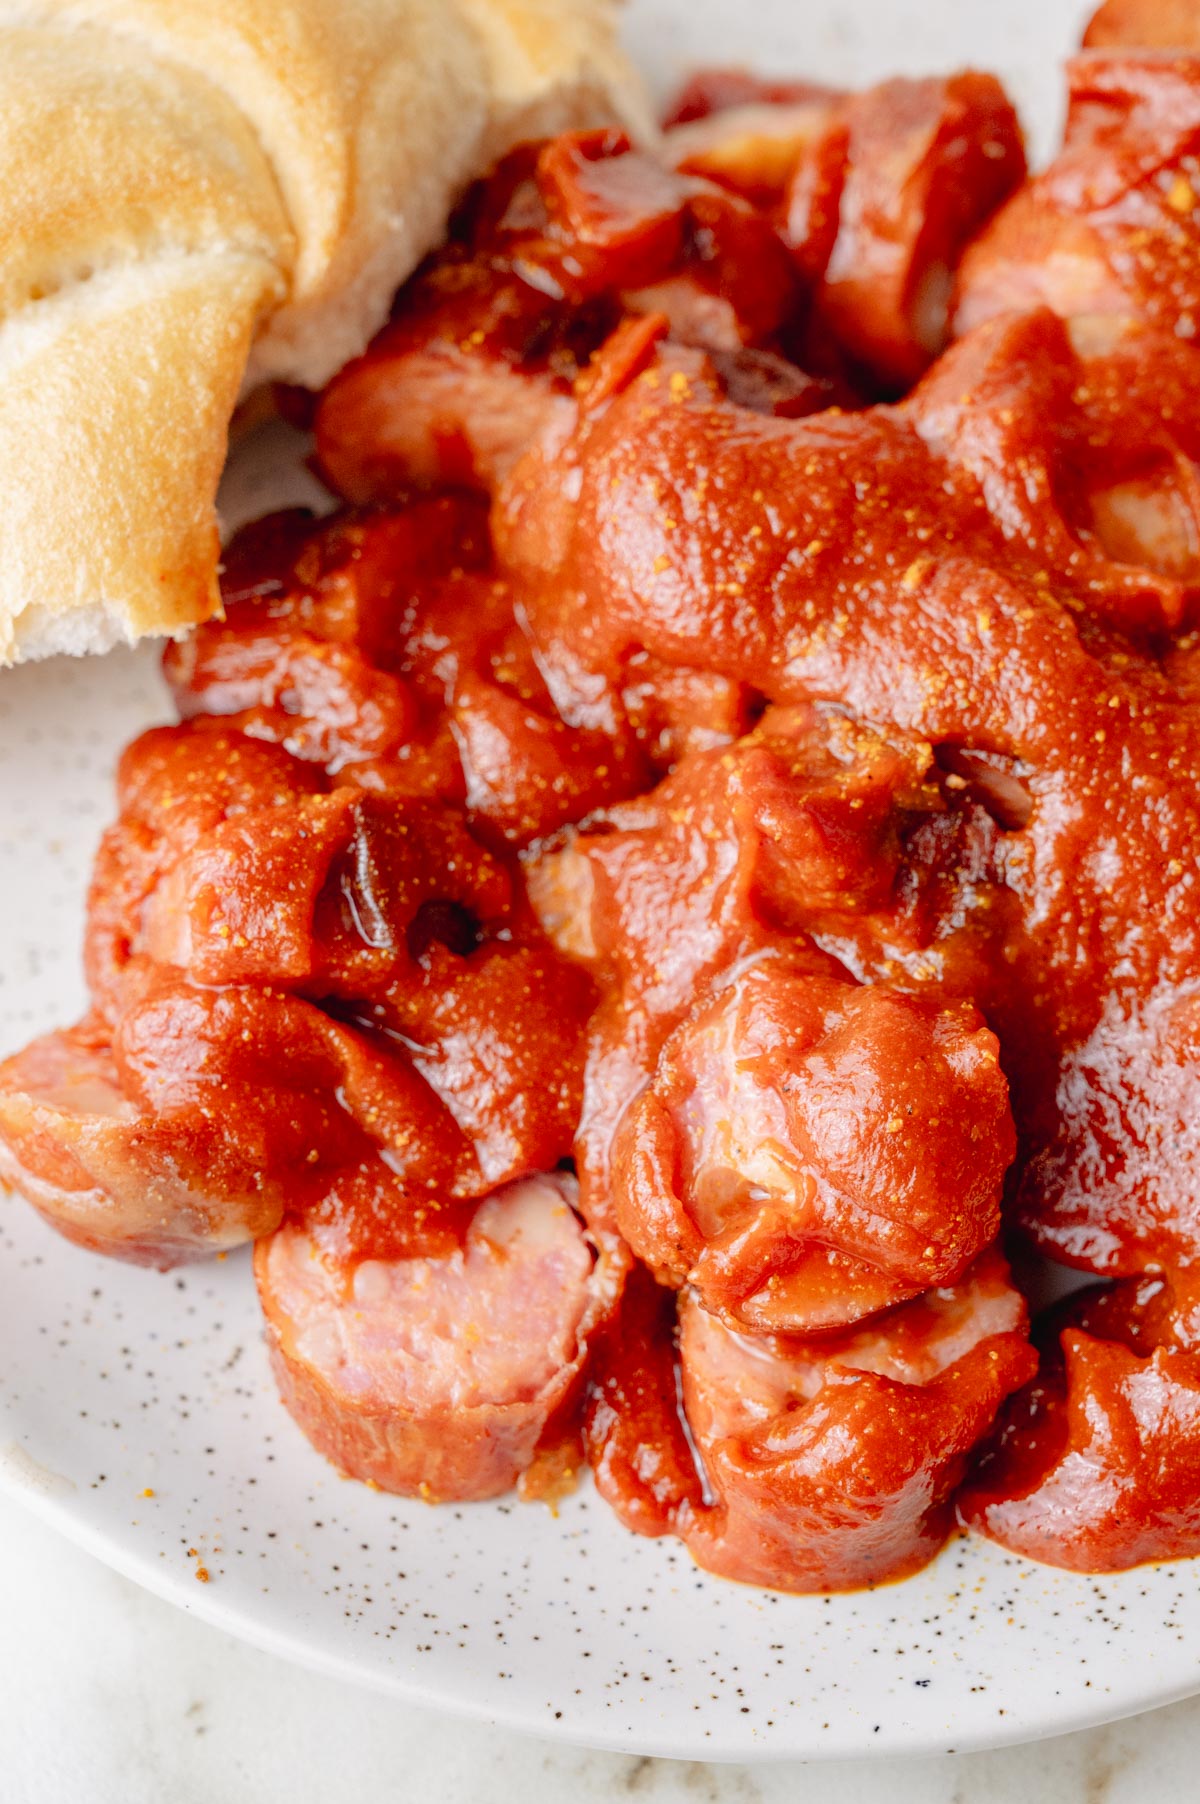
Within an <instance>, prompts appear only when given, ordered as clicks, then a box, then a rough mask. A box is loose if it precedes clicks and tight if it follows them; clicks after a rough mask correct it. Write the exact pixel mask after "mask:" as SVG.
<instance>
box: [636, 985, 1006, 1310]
mask: <svg viewBox="0 0 1200 1804" xmlns="http://www.w3.org/2000/svg"><path fill="white" fill-rule="evenodd" d="M998 1052H999V1048H998V1046H997V1044H996V1041H995V1039H994V1037H993V1036H992V1035H991V1034H990V1033H989V1032H988V1031H987V1029H986V1028H985V1027H984V1026H983V1023H982V1020H981V1019H980V1017H979V1016H978V1014H977V1013H976V1012H975V1010H974V1009H973V1008H971V1007H970V1006H969V1005H967V1004H959V1005H956V1006H954V1007H950V1008H940V1007H939V1006H938V1005H937V1004H936V1003H935V1002H931V1001H926V1000H924V999H919V998H915V997H911V996H903V995H900V994H898V993H896V992H895V991H893V990H889V989H888V988H886V987H885V986H879V987H871V988H860V987H856V986H855V985H853V984H849V983H846V982H843V981H839V980H838V979H836V978H831V977H829V976H826V975H824V974H823V973H821V972H819V971H811V970H805V969H802V968H795V967H789V965H788V963H787V962H786V961H781V960H779V959H766V960H760V961H759V962H757V963H753V964H750V965H749V968H747V969H743V970H742V971H741V972H736V971H735V973H734V974H733V975H732V977H731V979H730V980H729V981H727V982H726V983H725V984H724V985H722V986H720V987H718V988H717V989H716V991H715V993H714V995H713V998H712V1000H711V1001H710V1002H709V1003H707V1004H705V1005H704V1006H702V1007H701V1008H700V1009H698V1010H697V1011H696V1012H695V1013H694V1014H693V1015H692V1017H691V1018H690V1020H688V1021H687V1022H685V1023H684V1024H683V1026H681V1027H680V1028H679V1029H677V1030H676V1032H675V1033H674V1034H673V1035H672V1037H671V1038H670V1039H669V1040H668V1041H667V1044H666V1046H665V1047H664V1049H663V1053H662V1055H661V1057H660V1060H659V1064H658V1070H657V1072H656V1074H655V1077H654V1079H653V1081H652V1082H651V1083H650V1085H648V1087H647V1088H646V1089H645V1090H644V1091H643V1092H642V1094H641V1096H640V1097H639V1098H638V1099H637V1101H636V1102H635V1103H634V1104H633V1105H632V1107H631V1108H630V1110H629V1112H628V1114H627V1115H626V1117H625V1121H624V1123H623V1125H622V1128H621V1130H620V1132H619V1134H618V1138H617V1142H616V1146H615V1149H614V1192H615V1197H616V1215H617V1223H618V1225H619V1227H620V1229H621V1232H622V1233H623V1234H624V1236H625V1238H626V1239H627V1240H628V1242H629V1244H630V1246H631V1247H632V1248H633V1250H634V1252H635V1253H637V1254H638V1256H639V1257H640V1258H642V1259H645V1260H646V1261H647V1262H648V1263H649V1264H650V1265H651V1266H652V1267H653V1268H654V1269H655V1270H656V1271H658V1272H659V1274H660V1275H661V1276H663V1277H664V1279H665V1280H666V1281H667V1282H670V1283H674V1284H681V1283H684V1282H687V1283H690V1284H692V1285H694V1286H695V1288H696V1290H697V1291H698V1293H699V1295H700V1298H701V1300H702V1302H703V1303H704V1304H705V1305H706V1307H708V1308H709V1309H712V1310H714V1311H715V1312H716V1313H717V1314H719V1315H721V1316H723V1317H725V1318H726V1319H727V1320H729V1321H731V1322H735V1323H741V1324H743V1325H745V1326H747V1327H750V1328H754V1329H757V1330H760V1331H763V1330H781V1331H784V1332H813V1331H820V1330H822V1329H827V1328H835V1327H841V1326H844V1325H845V1324H847V1323H850V1322H853V1321H856V1320H858V1319H859V1318H861V1317H863V1316H866V1315H870V1314H872V1313H873V1312H875V1311H876V1310H879V1309H883V1308H887V1307H889V1306H891V1305H893V1304H895V1303H898V1302H902V1301H904V1300H905V1299H906V1298H908V1297H913V1296H916V1295H917V1294H918V1293H919V1292H921V1291H923V1290H926V1289H928V1288H929V1287H930V1286H931V1285H935V1284H948V1283H953V1282H955V1281H956V1280H957V1279H958V1278H959V1277H960V1276H961V1275H962V1273H963V1271H964V1270H965V1269H966V1267H967V1266H968V1264H969V1263H970V1261H971V1260H972V1259H973V1258H974V1257H975V1256H976V1255H977V1254H978V1253H980V1252H981V1251H982V1250H983V1248H984V1247H985V1246H987V1244H988V1243H989V1241H991V1240H992V1239H993V1238H994V1237H995V1234H996V1231H997V1229H998V1228H999V1225H1000V1191H1001V1186H1002V1184H1003V1181H1004V1173H1005V1170H1006V1168H1007V1166H1008V1164H1009V1163H1010V1161H1011V1159H1012V1157H1013V1153H1014V1151H1015V1145H1016V1143H1015V1136H1014V1132H1013V1127H1012V1121H1011V1117H1010V1115H1009V1108H1008V1089H1007V1085H1006V1084H1005V1081H1004V1076H1003V1073H1002V1072H1001V1070H1000V1065H999V1059H998Z"/></svg>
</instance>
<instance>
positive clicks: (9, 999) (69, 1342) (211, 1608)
mask: <svg viewBox="0 0 1200 1804" xmlns="http://www.w3.org/2000/svg"><path fill="white" fill-rule="evenodd" d="M1079 11H1080V8H1079V7H1078V6H1077V5H1074V4H1071V5H1066V4H1057V5H1052V4H1049V3H1048V0H1036V3H1034V0H1021V4H1019V5H1018V4H1016V0H1005V4H1004V5H1003V6H1002V7H1001V6H996V5H995V4H994V0H979V3H978V4H970V5H968V4H964V3H963V0H944V3H943V4H940V5H933V4H931V0H922V3H921V4H920V5H919V6H913V7H911V8H910V7H908V6H900V5H893V4H890V0H879V4H878V5H876V6H870V5H867V4H865V3H864V0H859V3H858V4H855V5H850V4H848V3H847V0H826V3H825V4H823V5H818V4H816V0H806V3H804V4H802V3H801V0H781V3H780V4H779V5H778V6H768V5H767V4H765V0H753V4H751V5H746V4H740V5H739V4H735V0H724V3H716V0H708V3H707V4H700V3H699V0H682V3H674V4H669V5H668V4H666V3H665V0H657V3H655V0H644V3H643V4H642V5H641V6H640V7H637V6H635V10H634V16H633V21H632V36H633V38H634V40H635V41H636V42H637V43H638V44H639V45H640V46H641V47H642V49H643V51H644V53H645V55H646V58H647V61H648V62H652V63H653V65H654V66H655V67H656V69H657V73H658V75H659V77H660V79H661V80H663V81H664V82H665V81H666V80H667V79H669V78H670V77H672V76H673V75H674V73H675V72H676V70H677V69H678V67H679V65H680V63H681V62H682V61H683V60H684V58H685V56H687V55H694V56H713V55H715V56H724V57H726V58H729V57H733V58H741V59H742V60H745V61H756V62H758V63H759V64H761V65H762V66H764V67H772V66H774V67H777V68H781V69H786V68H789V67H790V68H794V69H797V70H809V71H813V72H815V73H818V74H821V75H825V76H831V77H835V78H837V77H843V78H847V79H850V80H854V79H860V78H863V77H870V76H874V75H878V74H881V73H885V72H888V71H890V70H893V69H897V68H906V69H912V68H921V67H937V66H942V67H944V66H946V65H948V64H952V63H954V62H955V61H957V60H960V59H965V58H966V57H968V56H970V57H973V58H974V59H975V60H976V61H977V62H980V63H983V64H985V65H994V66H996V67H997V68H999V69H1001V71H1002V72H1003V73H1005V74H1006V75H1008V76H1010V77H1012V78H1013V79H1014V82H1015V85H1016V87H1017V90H1018V92H1019V94H1020V95H1021V96H1022V97H1023V98H1024V97H1029V96H1032V97H1033V100H1034V104H1035V105H1036V106H1038V107H1040V109H1041V116H1042V118H1043V119H1045V118H1047V117H1048V115H1049V111H1050V108H1051V105H1052V99H1053V95H1054V92H1055V89H1056V87H1057V77H1056V76H1054V75H1053V74H1052V72H1051V68H1050V64H1051V61H1052V59H1057V58H1058V56H1059V55H1060V54H1061V52H1062V51H1063V50H1064V49H1065V47H1066V45H1067V43H1068V41H1069V37H1070V32H1071V30H1072V29H1073V27H1074V26H1075V24H1076V23H1077V18H1078V14H1079ZM751 19H752V21H753V29H750V28H749V27H748V25H747V21H748V20H751ZM668 53H669V59H670V60H669V61H668ZM258 457H259V468H260V469H261V468H262V467H263V460H264V453H263V451H262V448H261V446H260V448H259V452H258ZM266 461H267V463H268V464H269V462H270V459H269V457H268V458H267V460H266ZM260 503H261V496H260ZM242 506H243V509H244V506H245V497H244V495H243V502H242ZM0 696H2V698H3V699H2V701H0V944H3V945H4V947H5V949H6V950H5V955H4V959H3V968H2V969H0V1048H2V1049H4V1050H7V1049H8V1048H10V1047H15V1046H17V1045H18V1044H19V1043H21V1042H22V1041H23V1040H25V1039H26V1038H27V1037H28V1036H29V1035H30V1034H31V1033H33V1032H35V1031H39V1030H41V1029H42V1028H44V1027H47V1026H50V1025H52V1024H55V1023H59V1022H63V1021H66V1020H69V1019H70V1018H72V1017H73V1016H74V1015H75V1014H76V1013H77V1012H78V1010H79V1007H80V1004H81V1002H82V986H81V981H80V976H79V964H78V946H79V937H80V916H81V905H82V892H83V886H84V882H85V879H86V873H87V866H88V862H89V859H90V856H91V851H92V847H93V845H94V842H95V839H96V835H97V833H98V831H99V828H100V826H101V824H102V822H103V821H104V820H105V818H106V817H107V816H108V814H109V812H110V809H111V790H110V775H109V773H110V771H111V767H112V763H113V759H114V757H115V754H116V752H117V750H118V748H119V747H120V745H121V744H122V743H123V742H124V741H125V739H126V738H128V737H129V736H130V735H131V734H132V733H133V732H135V731H136V730H138V729H139V728H141V727H143V726H145V725H147V724H149V723H150V722H151V721H153V720H155V719H157V718H162V717H164V716H165V714H166V707H165V702H164V696H163V693H162V691H161V689H160V686H159V683H158V679H157V674H156V661H155V656H154V654H153V652H144V653H142V654H140V655H137V656H128V655H124V656H115V657H112V658H109V659H106V660H104V661H103V662H90V663H84V664H73V663H69V662H62V663H56V664H54V665H51V666H46V667H41V668H33V669H28V670H23V671H18V672H16V673H9V674H5V675H4V676H3V677H0ZM0 1269H2V1270H3V1274H4V1275H3V1283H4V1295H5V1301H4V1306H3V1309H2V1310H0V1482H2V1483H3V1484H4V1485H5V1486H6V1488H8V1489H10V1490H11V1491H12V1492H13V1493H14V1494H17V1495H20V1496H22V1497H24V1498H25V1499H26V1500H27V1501H29V1502H30V1503H31V1504H32V1505H33V1506H34V1507H35V1508H36V1509H37V1510H39V1511H40V1512H41V1513H42V1514H43V1515H45V1516H46V1517H47V1518H48V1519H49V1520H50V1521H52V1522H54V1523H55V1524H57V1526H58V1527H60V1528H61V1529H62V1530H63V1531H64V1532H65V1533H67V1534H69V1535H71V1536H72V1537H73V1538H74V1539H76V1540H78V1541H80V1542H82V1543H83V1545H84V1546H85V1547H88V1548H90V1549H91V1550H92V1551H93V1552H94V1553H96V1554H98V1555H100V1556H101V1558H103V1559H105V1560H107V1561H109V1562H111V1563H112V1564H113V1565H114V1566H117V1567H119V1568H120V1569H121V1570H122V1571H124V1572H126V1573H128V1574H129V1575H130V1576H132V1577H133V1578H136V1579H138V1580H140V1581H141V1582H142V1583H143V1584H145V1585H147V1586H149V1587H150V1588H151V1589H153V1590H155V1591H158V1592H160V1593H161V1594H162V1595H164V1596H166V1597H168V1598H170V1599H172V1600H173V1601H174V1602H176V1603H178V1604H181V1605H182V1606H183V1607H184V1608H185V1609H189V1610H192V1611H194V1612H195V1613H196V1614H197V1615H201V1616H203V1617H205V1618H207V1619H208V1620H209V1621H211V1622H214V1623H216V1624H218V1625H220V1626H221V1627H223V1628H225V1629H227V1630H231V1631H232V1632H234V1633H236V1634H239V1635H242V1636H244V1637H245V1638H246V1639H247V1640H250V1641H254V1642H257V1643H258V1644H259V1645H261V1646H264V1647H267V1648H270V1649H272V1650H274V1651H276V1652H279V1653H282V1654H286V1655H289V1656H291V1657H293V1658H295V1659H299V1660H303V1661H305V1662H307V1663H308V1664H310V1665H313V1666H317V1667H319V1668H322V1669H323V1670H326V1671H328V1672H330V1673H334V1674H336V1675H338V1676H340V1677H352V1678H356V1679H359V1680H361V1681H363V1682H364V1683H367V1684H371V1685H374V1686H377V1687H379V1688H380V1689H383V1690H390V1691H394V1692H396V1693H402V1694H403V1695H405V1696H406V1697H409V1698H416V1699H424V1700H427V1701H428V1702H430V1703H431V1704H436V1705H438V1706H442V1707H447V1708H452V1709H458V1710H463V1711H470V1712H474V1713H478V1714H480V1715H485V1716H490V1717H494V1718H496V1719H498V1720H501V1721H503V1722H505V1723H508V1724H510V1725H512V1726H514V1727H519V1728H525V1729H529V1730H533V1731H536V1732H537V1733H540V1734H560V1735H562V1736H564V1737H567V1738H570V1739H572V1740H576V1741H581V1742H590V1743H594V1744H598V1745H604V1746H610V1747H615V1748H622V1749H630V1750H636V1751H639V1752H648V1753H657V1754H673V1755H681V1756H690V1757H693V1758H696V1757H698V1758H710V1759H711V1758H720V1757H726V1758H737V1759H745V1758H748V1757H753V1756H756V1755H761V1756H782V1755H805V1756H809V1757H814V1756H821V1755H848V1754H864V1753H872V1752H877V1753H883V1752H885V1751H890V1752H901V1751H902V1752H918V1751H922V1752H932V1751H937V1750H944V1749H951V1748H954V1749H961V1748H968V1747H979V1746H987V1745H991V1744H994V1743H998V1742H1003V1741H1012V1740H1018V1739H1021V1738H1024V1737H1030V1736H1035V1735H1043V1734H1049V1733H1052V1732H1054V1731H1057V1730H1062V1729H1067V1728H1072V1727H1077V1726H1080V1725H1082V1724H1085V1723H1089V1722H1096V1721H1099V1720H1102V1719H1105V1718H1109V1717H1115V1716H1118V1715H1121V1714H1123V1713H1127V1712H1130V1711H1134V1710H1139V1709H1143V1708H1145V1707H1147V1706H1149V1705H1151V1704H1158V1703H1164V1702H1166V1701H1167V1700H1168V1699H1171V1698H1174V1697H1178V1696H1181V1695H1183V1694H1184V1693H1187V1692H1189V1691H1192V1690H1194V1689H1196V1688H1197V1686H1198V1685H1200V1669H1198V1665H1197V1654H1198V1652H1200V1565H1182V1566H1179V1567H1174V1568H1171V1567H1162V1568H1159V1569H1154V1570H1143V1571H1139V1572H1134V1573H1131V1574H1128V1575H1126V1576H1124V1577H1121V1578H1115V1579H1099V1580H1092V1579H1086V1578H1078V1577H1074V1576H1071V1575H1069V1574H1065V1573H1056V1572H1052V1571H1050V1570H1048V1569H1044V1568H1040V1567H1036V1566H1031V1565H1028V1564H1025V1563H1023V1562H1021V1561H1018V1560H1015V1559H1011V1558H1009V1557H1007V1556H1005V1555H1004V1554H1002V1553H1000V1552H999V1551H998V1550H997V1549H995V1548H993V1547H990V1546H988V1545H986V1544H984V1543H976V1542H957V1543H955V1544H953V1545H952V1546H951V1547H950V1548H948V1549H947V1551H946V1552H945V1554H944V1555H943V1557H942V1558H941V1559H940V1560H939V1561H938V1562H937V1563H936V1564H935V1565H934V1566H932V1567H931V1568H930V1569H929V1570H928V1571H927V1572H925V1573H923V1574H922V1575H920V1576H919V1577H918V1578H915V1579H910V1580H909V1581H908V1582H907V1583H905V1584H903V1585H899V1586H893V1587H888V1588H885V1589H882V1590H879V1591H876V1592H874V1593H864V1594H859V1595H855V1596H848V1597H836V1598H832V1599H821V1598H780V1597H773V1596H769V1595H767V1594H765V1593H760V1592H757V1591H752V1590H749V1589H744V1588H742V1587H739V1586H736V1585H730V1584H725V1583H721V1582H719V1581H714V1580H710V1579H708V1578H705V1577H703V1576H701V1575H700V1574H698V1573H697V1572H696V1571H695V1570H694V1569H693V1568H692V1566H691V1563H690V1562H689V1560H688V1559H687V1556H686V1555H685V1554H683V1553H682V1552H681V1551H679V1550H678V1549H677V1548H676V1547H674V1546H672V1545H671V1544H670V1543H669V1542H649V1541H639V1540H637V1539H635V1538H634V1537H633V1536H631V1535H629V1534H626V1533H625V1531H624V1530H623V1529H621V1528H620V1527H619V1525H618V1524H617V1522H616V1521H615V1519H614V1518H613V1517H612V1516H611V1515H610V1513H609V1512H608V1511H607V1509H605V1507H604V1506H603V1505H601V1504H599V1503H598V1502H597V1500H596V1499H595V1498H594V1497H593V1496H592V1495H591V1494H590V1493H589V1492H587V1491H584V1492H583V1493H581V1494H580V1495H579V1496H577V1497H575V1498H573V1499H571V1500H570V1501H569V1502H568V1503H567V1504H565V1505H564V1506H563V1508H562V1510H561V1513H560V1514H559V1516H558V1518H557V1520H553V1519H551V1517H550V1516H549V1515H548V1514H547V1513H546V1512H545V1511H544V1510H543V1509H542V1508H540V1507H537V1506H529V1505H518V1504H513V1503H501V1504H492V1505H476V1506H472V1507H468V1508H463V1509H454V1508H450V1507H443V1508H440V1509H431V1508H428V1507H426V1506H424V1505H421V1504H402V1503H399V1502H397V1501H395V1500H394V1499H391V1498H387V1497H384V1496H382V1495H379V1494H377V1493H372V1492H370V1491H368V1490H365V1489H363V1488H362V1487H360V1486H357V1485H353V1484H348V1483H344V1482H342V1481H340V1480H339V1479H338V1478H337V1477H336V1476H335V1475H334V1474H333V1472H332V1471H331V1470H330V1469H329V1468H328V1467H327V1466H326V1465H325V1464H324V1463H323V1462H322V1461H321V1460H320V1459H318V1457H317V1456H316V1454H314V1453H313V1452H312V1451H311V1450H310V1449H309V1447H308V1445H307V1443H306V1442H305V1441H304V1440H303V1439H302V1437H301V1436H300V1434H299V1432H298V1431H297V1430H296V1429H295V1428H294V1427H293V1426H292V1424H291V1422H290V1421H289V1420H288V1418H287V1417H286V1415H285V1414H284V1412H283V1410H282V1408H281V1406H280V1405H279V1404H278V1402H277V1401H276V1398H275V1395H274V1391H273V1389H272V1386H271V1382H270V1379H269V1376H268V1373H267V1368H266V1362H265V1359H264V1356H263V1349H262V1345H261V1342H260V1338H259V1322H258V1315H257V1309H256V1305H255V1301H254V1296H253V1290H252V1286H251V1282H250V1273H249V1269H248V1265H247V1263H246V1261H245V1259H244V1258H234V1259H230V1260H228V1261H227V1262H225V1263H224V1264H217V1265H213V1266H211V1267H205V1268H193V1269H192V1270H190V1271H189V1272H187V1273H185V1274H184V1275H182V1276H166V1277H162V1276H159V1275H157V1274H154V1273H146V1272H138V1271H132V1270H129V1269H127V1268H125V1267H122V1266H119V1265H114V1264H110V1263H108V1262H105V1261H102V1260H100V1259H97V1258H93V1257H91V1256H89V1255H87V1254H84V1253H81V1252H79V1251H77V1250H75V1249H73V1248H71V1247H69V1246H67V1245H66V1244H65V1243H63V1242H62V1241H60V1240H58V1239H57V1238H55V1237H54V1236H53V1235H52V1234H51V1233H50V1232H49V1231H48V1230H47V1229H45V1228H44V1227H42V1226H41V1225H40V1224H39V1223H38V1221H37V1220H36V1218H35V1217H34V1216H33V1215H32V1213H31V1212H30V1211H29V1210H27V1209H26V1208H25V1207H24V1206H23V1205H21V1204H19V1203H17V1202H10V1201H0ZM151 1492H152V1493H153V1495H149V1493H151ZM190 1550H195V1551H194V1552H193V1551H190ZM201 1564H202V1565H203V1566H204V1567H205V1568H206V1569H207V1571H208V1573H209V1575H210V1577H209V1582H208V1583H207V1584H203V1583H200V1582H198V1579H197V1576H196V1573H197V1567H198V1566H199V1565H201Z"/></svg>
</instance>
